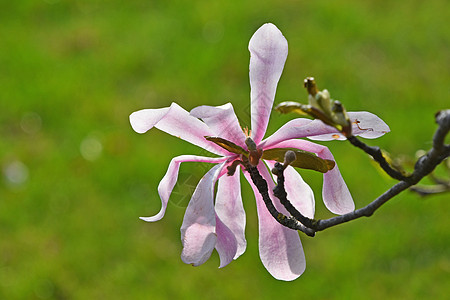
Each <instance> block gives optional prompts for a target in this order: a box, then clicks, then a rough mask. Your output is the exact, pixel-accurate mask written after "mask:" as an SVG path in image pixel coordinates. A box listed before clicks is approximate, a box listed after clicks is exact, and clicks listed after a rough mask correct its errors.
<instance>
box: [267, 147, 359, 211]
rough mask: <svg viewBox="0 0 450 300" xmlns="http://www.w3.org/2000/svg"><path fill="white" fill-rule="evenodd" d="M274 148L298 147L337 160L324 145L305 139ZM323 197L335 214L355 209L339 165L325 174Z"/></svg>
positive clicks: (326, 204)
mask: <svg viewBox="0 0 450 300" xmlns="http://www.w3.org/2000/svg"><path fill="white" fill-rule="evenodd" d="M272 147H273V148H290V147H293V148H297V149H302V150H305V151H309V152H313V153H316V154H317V155H318V156H319V157H320V158H323V159H330V160H333V161H334V160H335V159H334V157H333V155H332V154H331V152H330V150H329V149H328V148H327V147H325V146H322V145H319V144H315V143H312V142H310V141H305V140H288V141H284V142H281V143H278V144H275V145H273V146H272ZM322 198H323V202H324V203H325V206H326V207H327V208H328V209H329V210H330V211H331V212H332V213H335V214H340V215H342V214H346V213H349V212H351V211H353V210H354V209H355V204H354V202H353V198H352V195H351V194H350V191H349V190H348V187H347V185H346V184H345V181H344V179H343V178H342V175H341V172H339V168H338V165H337V163H336V165H335V166H334V168H333V169H332V170H330V171H328V172H326V173H325V174H323V189H322Z"/></svg>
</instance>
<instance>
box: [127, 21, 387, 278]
mask: <svg viewBox="0 0 450 300" xmlns="http://www.w3.org/2000/svg"><path fill="white" fill-rule="evenodd" d="M249 50H250V85H251V129H252V130H251V135H246V133H245V132H244V131H243V130H242V128H241V126H240V125H239V122H238V119H237V117H236V115H235V113H234V110H233V106H232V105H231V104H230V103H228V104H225V105H222V106H217V107H212V106H199V107H196V108H194V109H193V110H191V111H190V112H187V111H186V110H184V109H183V108H181V107H180V106H179V105H178V104H176V103H172V105H171V106H170V107H165V108H159V109H144V110H140V111H137V112H134V113H132V114H131V115H130V122H131V125H132V127H133V129H134V130H135V131H136V132H138V133H144V132H146V131H148V130H149V129H151V128H153V127H156V128H158V129H159V130H162V131H164V132H166V133H169V134H171V135H173V136H176V137H179V138H181V139H183V140H185V141H187V142H190V143H192V144H194V145H197V146H199V147H201V148H203V149H205V150H207V151H209V152H211V153H213V154H215V155H218V157H214V158H213V157H204V156H196V155H182V156H178V157H175V158H173V159H172V161H171V162H170V164H169V168H168V170H167V173H166V174H165V176H164V177H163V179H162V180H161V182H160V183H159V186H158V193H159V196H160V197H161V202H162V208H161V210H160V211H159V213H157V214H156V215H154V216H152V217H142V218H141V219H143V220H145V221H148V222H153V221H157V220H160V219H161V218H162V217H163V216H164V214H165V211H166V207H167V203H168V200H169V197H170V194H171V192H172V190H173V188H174V185H175V183H176V181H177V177H178V171H179V167H180V164H181V163H182V162H207V163H211V164H214V166H213V167H212V168H211V169H210V170H209V171H208V172H207V173H206V174H205V175H204V176H203V178H202V179H201V180H200V182H199V183H198V185H197V187H196V189H195V191H194V193H193V195H192V198H191V200H190V202H189V204H188V206H187V208H186V213H185V216H184V220H183V224H182V226H181V239H182V244H183V251H182V254H181V258H182V260H183V261H184V262H185V263H188V264H192V265H194V266H198V265H201V264H203V263H204V262H205V261H206V260H208V258H209V257H210V256H211V253H212V251H213V250H214V249H216V251H217V252H218V254H219V257H220V267H224V266H226V265H227V264H228V263H230V262H231V261H232V260H233V259H237V258H238V257H239V256H240V255H241V254H242V253H244V251H245V249H246V239H245V235H244V230H245V223H246V221H245V212H244V208H243V205H242V197H241V191H240V172H239V169H240V167H239V166H237V169H236V170H235V172H234V173H233V172H230V174H232V175H230V174H228V175H227V167H230V166H233V168H234V167H236V165H237V164H236V163H234V164H233V162H235V161H236V160H240V159H242V156H243V154H242V153H240V152H239V151H244V152H245V153H250V154H251V153H259V154H260V155H259V156H256V159H254V160H253V163H254V164H255V165H256V166H257V168H258V170H259V172H260V174H261V175H262V176H263V178H264V179H265V180H266V181H267V183H268V186H269V192H270V193H271V191H272V189H273V188H274V186H275V183H274V180H273V178H272V175H271V174H270V172H269V171H268V168H267V167H269V168H271V167H273V165H274V163H275V161H274V160H273V159H274V158H273V157H274V156H273V155H272V156H271V155H268V156H267V157H268V158H267V157H266V156H265V153H266V154H270V153H271V151H272V152H274V151H276V150H273V149H280V148H296V149H301V150H304V151H308V152H311V153H315V154H314V156H315V155H317V157H318V158H317V159H318V160H320V159H322V160H320V162H323V161H326V162H329V161H334V158H333V155H332V154H331V152H330V151H329V150H328V148H327V147H325V146H322V145H318V144H315V143H312V142H310V141H306V140H300V139H298V138H302V137H312V138H317V139H321V140H326V139H339V138H341V135H340V134H339V133H338V132H337V131H336V130H335V129H334V128H333V127H330V126H327V125H324V124H323V123H322V122H321V121H312V120H309V119H302V118H299V119H295V120H292V121H290V122H288V123H287V124H286V125H284V126H283V127H281V128H280V129H279V130H278V131H277V132H275V133H274V134H273V135H271V136H270V137H268V138H266V139H264V140H263V137H264V134H265V132H266V129H267V124H268V121H269V116H270V113H271V110H272V105H273V101H274V98H275V90H276V87H277V84H278V81H279V79H280V76H281V73H282V70H283V67H284V63H285V61H286V57H287V53H288V45H287V41H286V39H285V38H284V36H283V35H282V33H281V32H280V31H279V30H278V28H277V27H276V26H274V25H273V24H265V25H263V26H262V27H261V28H259V29H258V30H257V31H256V32H255V34H254V35H253V37H252V38H251V40H250V43H249ZM350 116H351V118H352V119H353V121H354V126H353V127H354V128H353V129H354V132H355V133H357V134H360V135H361V136H365V137H368V138H375V137H378V136H380V135H382V134H384V133H385V132H387V131H389V128H388V127H387V125H386V124H385V123H384V122H383V121H381V120H380V119H379V118H378V117H376V116H375V115H373V114H370V113H367V112H355V113H350ZM205 137H217V138H220V139H221V140H222V141H228V142H229V144H231V145H234V146H233V147H234V148H233V147H231V148H230V147H223V145H221V144H220V143H215V142H213V139H206V138H205ZM246 140H247V142H249V141H250V142H251V143H250V144H251V145H252V147H250V149H249V146H248V145H249V143H246ZM237 148H239V149H241V150H239V151H236V150H235V149H237ZM251 148H254V149H251ZM271 149H272V150H271ZM252 151H253V152H252ZM255 151H256V152H255ZM261 154H262V157H261ZM249 157H251V155H250V156H249ZM315 157H316V156H315ZM333 166H334V163H333V165H332V166H331V167H330V169H331V168H332V169H331V170H328V169H326V170H325V171H323V172H325V173H324V175H323V178H324V183H323V193H322V197H323V201H324V203H325V205H326V207H327V208H328V209H329V210H330V211H331V212H333V213H336V214H344V213H347V212H350V211H352V210H354V204H353V200H352V197H351V195H350V192H349V190H348V188H347V186H346V184H345V182H344V180H343V178H342V176H341V174H340V172H339V169H338V167H337V165H336V166H334V167H333ZM243 174H244V176H245V178H246V179H247V181H248V182H249V183H250V185H251V186H252V188H253V190H254V193H255V198H256V204H257V212H258V220H259V253H260V258H261V261H262V263H263V265H264V266H265V268H266V269H267V270H268V271H269V272H270V274H272V275H273V276H274V277H275V278H277V279H280V280H294V279H296V278H297V277H299V276H300V275H301V274H302V273H303V271H304V270H305V266H306V264H305V255H304V253H303V249H302V244H301V242H300V238H299V235H298V233H297V232H296V231H295V230H292V229H289V228H286V227H284V226H282V225H280V224H279V223H278V222H277V221H276V220H275V219H274V218H273V217H272V216H271V215H270V213H269V211H268V210H267V208H266V207H265V204H264V202H263V200H262V197H261V195H260V194H259V192H258V190H257V189H256V187H255V186H254V184H253V182H252V180H251V178H250V176H249V174H248V173H247V172H246V171H243ZM285 177H286V182H285V187H286V192H287V195H288V199H289V200H290V201H291V203H292V204H293V205H294V206H295V207H296V208H297V209H298V210H299V211H300V212H301V213H302V214H304V215H305V216H307V217H310V218H313V217H314V195H313V192H312V190H311V188H310V187H309V186H308V185H307V184H306V183H305V182H304V181H303V180H302V178H301V176H300V175H299V174H298V173H297V171H296V170H295V169H294V168H293V167H291V166H289V167H288V168H287V169H286V171H285ZM217 181H218V185H217V190H216V189H215V185H216V182H217ZM271 198H272V200H273V201H274V205H275V207H276V208H277V210H278V211H280V212H282V213H284V214H286V215H288V213H287V211H286V210H285V209H284V207H283V206H282V205H281V204H280V202H279V201H278V199H276V198H275V197H274V196H273V194H271Z"/></svg>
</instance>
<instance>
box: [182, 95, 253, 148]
mask: <svg viewBox="0 0 450 300" xmlns="http://www.w3.org/2000/svg"><path fill="white" fill-rule="evenodd" d="M190 114H191V115H192V116H194V117H196V118H200V119H202V120H203V122H205V123H206V125H208V127H209V128H211V130H212V132H213V133H214V136H216V137H221V138H224V139H226V140H228V141H230V142H233V143H235V144H236V145H238V146H241V147H243V148H244V149H247V147H246V146H245V138H246V137H245V134H244V132H243V131H242V128H241V126H240V125H239V121H238V119H237V117H236V114H235V113H234V110H233V105H231V103H227V104H224V105H222V106H216V107H214V106H207V105H203V106H198V107H196V108H194V109H193V110H191V112H190Z"/></svg>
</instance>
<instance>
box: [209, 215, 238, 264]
mask: <svg viewBox="0 0 450 300" xmlns="http://www.w3.org/2000/svg"><path fill="white" fill-rule="evenodd" d="M216 235H217V242H216V246H215V247H216V250H217V253H219V257H220V266H219V268H223V267H225V266H226V265H228V264H229V263H230V262H232V261H233V258H234V257H235V255H236V251H237V248H238V244H237V241H236V237H235V236H234V233H233V232H232V231H231V230H230V228H228V227H227V226H226V225H225V224H224V223H223V222H222V221H221V220H220V218H219V217H218V216H217V215H216Z"/></svg>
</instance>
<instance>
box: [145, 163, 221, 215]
mask: <svg viewBox="0 0 450 300" xmlns="http://www.w3.org/2000/svg"><path fill="white" fill-rule="evenodd" d="M226 159H227V158H225V157H218V158H213V157H203V156H196V155H181V156H177V157H174V158H172V160H171V161H170V164H169V168H168V169H167V172H166V175H164V177H163V179H161V181H160V182H159V185H158V193H159V197H160V198H161V205H162V206H161V210H160V211H159V213H157V214H156V215H154V216H153V217H141V219H142V220H144V221H147V222H155V221H158V220H160V219H162V217H164V214H165V212H166V208H167V202H168V201H169V197H170V194H171V193H172V190H173V187H174V186H175V183H176V182H177V179H178V171H179V169H180V164H181V163H182V162H207V163H221V162H224V161H225V160H226Z"/></svg>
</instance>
